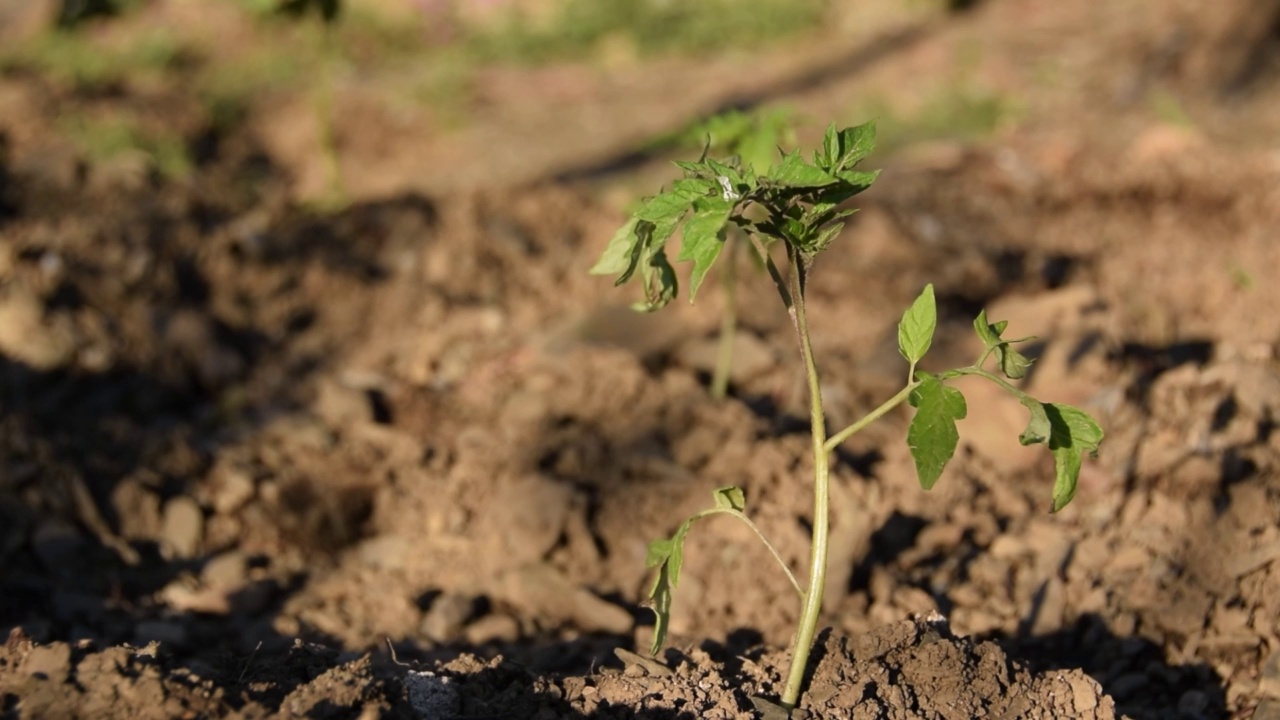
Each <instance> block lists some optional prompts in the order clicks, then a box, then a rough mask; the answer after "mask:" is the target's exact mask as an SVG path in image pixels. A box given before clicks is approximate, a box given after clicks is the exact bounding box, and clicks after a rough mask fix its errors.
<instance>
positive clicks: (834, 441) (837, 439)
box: [822, 381, 920, 453]
mask: <svg viewBox="0 0 1280 720" xmlns="http://www.w3.org/2000/svg"><path fill="white" fill-rule="evenodd" d="M919 384H920V383H919V381H914V382H911V383H909V384H908V385H907V386H906V387H904V388H902V389H901V390H899V391H898V394H897V395H894V396H893V397H891V398H889V399H888V400H885V401H884V403H883V404H882V405H881V406H880V407H878V408H876V409H875V410H872V411H871V412H870V413H868V414H867V416H866V417H864V418H862V419H861V420H859V421H857V422H855V423H853V424H852V425H850V426H849V427H847V428H845V429H843V430H841V431H840V432H838V433H836V434H835V435H832V436H831V437H830V438H829V439H828V440H827V444H826V445H824V446H823V448H822V449H823V450H824V451H826V452H828V453H830V452H834V451H835V449H836V448H838V447H840V443H842V442H844V441H845V440H848V439H849V438H850V437H852V436H853V435H854V433H857V432H858V431H860V430H862V429H863V428H865V427H866V426H868V425H870V424H871V423H873V422H875V421H876V420H879V419H880V418H882V417H884V415H885V413H887V412H889V411H890V410H892V409H894V408H896V407H898V406H899V405H901V404H902V402H903V401H904V400H906V399H907V398H908V397H910V396H911V391H912V390H915V389H916V386H917V385H919Z"/></svg>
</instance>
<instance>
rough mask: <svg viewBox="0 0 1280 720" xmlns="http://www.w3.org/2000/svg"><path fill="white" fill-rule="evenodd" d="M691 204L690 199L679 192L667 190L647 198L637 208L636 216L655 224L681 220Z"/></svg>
mask: <svg viewBox="0 0 1280 720" xmlns="http://www.w3.org/2000/svg"><path fill="white" fill-rule="evenodd" d="M690 204H691V202H690V200H689V199H688V198H686V197H684V195H682V194H680V193H678V192H665V193H662V194H661V195H656V196H654V197H651V198H649V199H648V200H646V201H645V203H644V205H641V206H640V209H638V210H636V212H635V217H636V218H638V219H640V220H648V221H649V222H652V223H655V224H657V223H661V222H667V221H671V220H675V221H677V222H679V220H680V218H681V217H683V216H684V214H685V213H687V212H689V205H690Z"/></svg>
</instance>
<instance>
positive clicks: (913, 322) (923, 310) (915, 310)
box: [898, 285, 938, 369]
mask: <svg viewBox="0 0 1280 720" xmlns="http://www.w3.org/2000/svg"><path fill="white" fill-rule="evenodd" d="M937 327H938V304H937V300H936V299H935V298H934V296H933V285H926V286H925V287H924V292H922V293H920V297H918V298H916V300H915V302H913V303H911V307H909V308H907V311H906V312H905V313H903V314H902V321H901V322H899V323H898V352H900V353H902V357H904V358H906V359H907V362H909V363H911V365H912V369H914V368H915V364H916V363H918V362H920V358H923V357H924V354H925V353H927V352H929V346H930V345H932V344H933V332H934V330H936V329H937Z"/></svg>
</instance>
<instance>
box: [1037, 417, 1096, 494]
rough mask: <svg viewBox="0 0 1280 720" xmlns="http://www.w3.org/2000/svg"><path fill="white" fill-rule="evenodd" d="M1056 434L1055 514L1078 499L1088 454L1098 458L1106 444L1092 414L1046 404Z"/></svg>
mask: <svg viewBox="0 0 1280 720" xmlns="http://www.w3.org/2000/svg"><path fill="white" fill-rule="evenodd" d="M1044 407H1045V414H1046V415H1048V416H1049V425H1050V426H1051V428H1052V432H1051V434H1050V436H1049V443H1048V445H1049V449H1050V450H1051V451H1053V466H1054V475H1055V477H1054V481H1053V507H1052V510H1053V512H1058V511H1059V510H1061V509H1062V508H1064V507H1066V506H1067V504H1068V503H1070V502H1071V500H1072V499H1073V498H1074V497H1075V496H1076V484H1077V482H1078V481H1079V479H1080V464H1081V462H1082V460H1083V459H1084V456H1085V454H1086V453H1087V454H1089V455H1090V456H1096V455H1097V453H1098V446H1099V445H1101V444H1102V438H1103V437H1104V434H1103V432H1102V428H1101V427H1100V426H1099V425H1098V423H1097V422H1095V421H1094V419H1093V418H1091V417H1089V414H1088V413H1086V412H1084V411H1083V410H1080V409H1079V408H1075V407H1072V406H1070V405H1061V404H1056V403H1045V404H1044Z"/></svg>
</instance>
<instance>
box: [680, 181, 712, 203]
mask: <svg viewBox="0 0 1280 720" xmlns="http://www.w3.org/2000/svg"><path fill="white" fill-rule="evenodd" d="M715 187H716V182H715V181H714V180H711V179H709V178H682V179H680V180H677V181H675V182H674V183H672V184H671V192H673V193H675V194H677V195H679V196H680V197H682V198H685V199H686V200H688V201H690V202H693V201H694V200H697V199H698V198H701V197H706V196H707V195H710V194H711V190H712V189H713V188H715Z"/></svg>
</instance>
